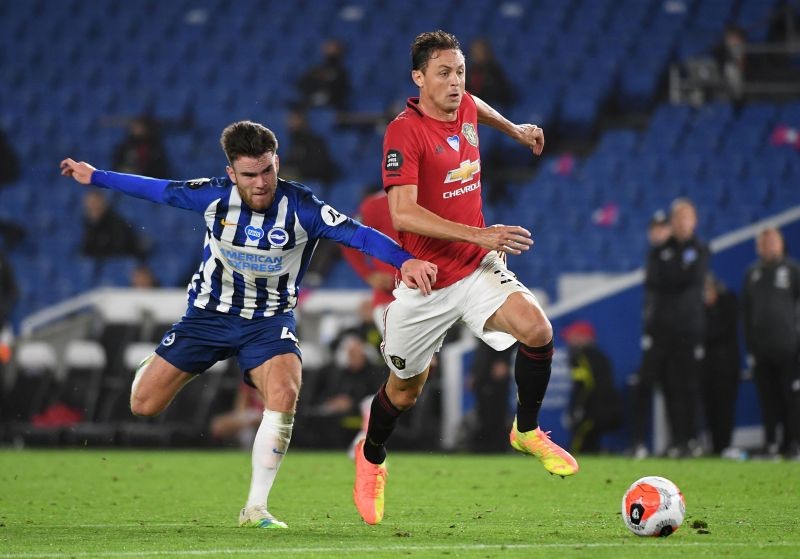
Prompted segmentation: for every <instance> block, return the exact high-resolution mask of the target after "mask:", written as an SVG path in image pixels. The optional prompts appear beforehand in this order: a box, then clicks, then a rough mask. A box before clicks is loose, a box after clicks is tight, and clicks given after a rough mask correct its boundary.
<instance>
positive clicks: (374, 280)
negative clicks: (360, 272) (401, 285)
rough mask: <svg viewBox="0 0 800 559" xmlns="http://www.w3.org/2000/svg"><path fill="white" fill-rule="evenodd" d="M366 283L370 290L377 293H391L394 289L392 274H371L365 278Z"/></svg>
mask: <svg viewBox="0 0 800 559" xmlns="http://www.w3.org/2000/svg"><path fill="white" fill-rule="evenodd" d="M367 283H368V284H369V286H370V287H371V288H372V289H377V290H378V291H391V290H392V289H394V274H389V273H387V272H372V273H371V274H370V275H369V276H368V277H367Z"/></svg>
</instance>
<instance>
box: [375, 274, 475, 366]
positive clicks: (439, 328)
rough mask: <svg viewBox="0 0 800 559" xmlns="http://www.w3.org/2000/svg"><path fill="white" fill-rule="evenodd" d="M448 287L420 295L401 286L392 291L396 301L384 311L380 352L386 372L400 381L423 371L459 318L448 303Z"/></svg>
mask: <svg viewBox="0 0 800 559" xmlns="http://www.w3.org/2000/svg"><path fill="white" fill-rule="evenodd" d="M449 290H450V287H446V288H444V289H440V290H434V292H433V293H431V294H430V295H428V296H423V295H422V294H421V293H420V292H419V290H416V289H414V290H412V289H409V288H408V287H405V286H404V285H401V287H398V288H397V289H395V291H394V294H395V297H396V299H395V300H394V301H393V302H392V303H391V304H390V305H389V307H388V308H387V309H386V314H385V315H384V321H385V324H386V329H385V332H384V338H383V344H381V351H382V352H383V358H384V361H386V364H387V365H388V367H389V369H390V370H391V371H392V372H393V373H394V374H395V375H397V377H398V378H400V379H409V378H411V377H414V376H417V375H419V374H421V373H422V372H424V371H425V370H426V369H427V368H428V365H430V362H431V359H432V358H433V355H434V353H436V352H437V351H438V350H439V348H440V347H441V345H442V341H443V340H444V337H445V334H447V330H449V329H450V327H451V326H452V325H453V324H455V322H456V321H457V320H458V319H459V317H460V311H459V310H458V309H457V308H455V307H454V306H453V305H452V304H451V303H450V302H449V293H450V292H449Z"/></svg>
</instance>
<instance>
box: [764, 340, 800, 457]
mask: <svg viewBox="0 0 800 559" xmlns="http://www.w3.org/2000/svg"><path fill="white" fill-rule="evenodd" d="M753 357H754V358H755V369H754V378H755V382H756V387H757V388H758V397H759V403H760V404H761V417H762V419H763V421H764V435H765V439H766V443H767V445H771V444H774V443H778V442H779V441H778V439H777V427H778V425H781V426H782V427H783V440H782V441H780V442H781V449H782V450H784V451H786V450H788V449H789V446H791V445H792V444H794V445H796V444H797V443H798V442H800V436H799V435H800V433H798V430H799V429H800V370H798V363H797V356H796V355H795V354H794V353H788V352H783V353H781V352H763V353H762V352H759V353H756V354H754V355H753Z"/></svg>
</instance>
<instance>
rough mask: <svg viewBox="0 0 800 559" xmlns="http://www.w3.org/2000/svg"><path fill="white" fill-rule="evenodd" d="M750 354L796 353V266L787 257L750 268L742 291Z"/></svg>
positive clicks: (799, 271) (799, 269)
mask: <svg viewBox="0 0 800 559" xmlns="http://www.w3.org/2000/svg"><path fill="white" fill-rule="evenodd" d="M742 300H743V303H744V308H743V313H744V334H745V341H746V343H747V350H748V351H749V352H750V353H762V352H769V351H780V352H797V351H799V350H800V325H799V324H798V323H799V322H800V319H799V318H798V315H799V314H800V265H798V264H797V262H794V261H793V260H791V259H789V258H784V259H783V260H781V261H779V262H776V263H771V264H769V263H766V262H763V261H758V262H756V263H755V264H753V265H751V266H750V268H748V270H747V275H746V276H745V282H744V287H743V288H742Z"/></svg>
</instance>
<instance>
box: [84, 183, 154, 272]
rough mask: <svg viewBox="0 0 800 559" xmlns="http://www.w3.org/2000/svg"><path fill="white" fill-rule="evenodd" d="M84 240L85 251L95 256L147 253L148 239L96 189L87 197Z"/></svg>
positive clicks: (85, 197)
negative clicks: (139, 233)
mask: <svg viewBox="0 0 800 559" xmlns="http://www.w3.org/2000/svg"><path fill="white" fill-rule="evenodd" d="M83 210H84V211H83V215H84V221H83V240H82V242H81V253H82V254H84V255H85V256H90V257H92V258H111V257H115V256H135V257H137V258H140V259H141V258H144V257H145V256H146V255H147V249H146V248H145V243H144V241H143V240H142V239H141V238H140V237H139V235H138V234H137V233H136V230H135V229H134V228H133V226H132V225H131V224H130V223H128V222H127V221H126V220H125V218H123V217H122V216H121V215H120V214H118V213H117V212H116V210H114V208H112V207H111V206H110V205H109V203H108V199H107V198H106V196H105V194H104V193H103V192H102V191H101V190H99V189H96V188H93V189H89V190H87V191H86V193H85V194H84V196H83Z"/></svg>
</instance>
